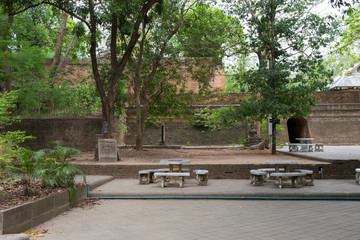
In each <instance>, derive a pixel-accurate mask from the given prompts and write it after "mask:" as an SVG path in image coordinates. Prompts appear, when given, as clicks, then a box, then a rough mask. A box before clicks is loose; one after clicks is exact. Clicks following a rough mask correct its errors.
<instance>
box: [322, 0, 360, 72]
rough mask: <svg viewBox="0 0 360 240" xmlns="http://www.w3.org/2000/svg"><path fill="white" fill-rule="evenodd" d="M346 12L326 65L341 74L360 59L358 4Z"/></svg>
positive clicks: (359, 15)
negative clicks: (339, 33)
mask: <svg viewBox="0 0 360 240" xmlns="http://www.w3.org/2000/svg"><path fill="white" fill-rule="evenodd" d="M347 14H348V15H347V17H346V18H345V20H344V21H343V23H344V25H345V26H344V27H343V28H342V29H343V31H342V33H341V38H340V41H339V42H338V43H337V44H336V46H335V51H333V52H332V54H331V55H330V56H329V57H328V62H329V63H328V65H329V67H331V68H332V69H333V70H334V72H335V74H336V75H342V74H343V73H344V72H345V70H348V69H349V68H351V67H353V66H354V65H355V64H357V63H358V62H359V61H360V54H359V52H360V48H359V42H360V5H357V6H356V7H355V8H352V9H351V10H350V11H348V12H347Z"/></svg>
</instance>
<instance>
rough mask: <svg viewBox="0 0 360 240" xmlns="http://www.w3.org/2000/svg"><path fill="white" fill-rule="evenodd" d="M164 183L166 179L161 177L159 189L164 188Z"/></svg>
mask: <svg viewBox="0 0 360 240" xmlns="http://www.w3.org/2000/svg"><path fill="white" fill-rule="evenodd" d="M165 181H166V177H165V176H163V177H161V187H162V188H164V187H165Z"/></svg>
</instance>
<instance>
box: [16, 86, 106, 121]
mask: <svg viewBox="0 0 360 240" xmlns="http://www.w3.org/2000/svg"><path fill="white" fill-rule="evenodd" d="M18 93H19V94H18V96H19V97H18V113H19V114H20V115H21V117H23V118H36V117H49V116H50V117H53V116H56V117H60V116H62V117H73V116H82V115H86V114H90V113H94V112H98V111H100V110H101V102H100V98H99V95H98V93H97V91H96V88H95V87H94V86H89V85H88V84H79V85H77V86H75V87H73V86H72V84H70V83H66V82H63V83H61V84H58V85H55V86H54V87H51V86H50V84H49V82H48V81H47V80H43V81H41V80H38V81H37V82H26V83H24V85H21V86H19V89H18ZM49 96H51V99H52V102H53V105H54V109H53V112H49V109H48V106H47V102H48V100H49Z"/></svg>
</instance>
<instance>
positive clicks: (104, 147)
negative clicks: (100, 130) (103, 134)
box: [98, 138, 117, 162]
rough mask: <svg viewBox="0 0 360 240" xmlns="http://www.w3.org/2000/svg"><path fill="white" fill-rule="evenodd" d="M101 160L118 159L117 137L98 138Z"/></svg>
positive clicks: (111, 160)
mask: <svg viewBox="0 0 360 240" xmlns="http://www.w3.org/2000/svg"><path fill="white" fill-rule="evenodd" d="M98 148H99V162H116V161H117V141H116V139H104V138H99V139H98Z"/></svg>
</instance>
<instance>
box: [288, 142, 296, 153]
mask: <svg viewBox="0 0 360 240" xmlns="http://www.w3.org/2000/svg"><path fill="white" fill-rule="evenodd" d="M289 152H298V145H297V144H296V143H290V144H289Z"/></svg>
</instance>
